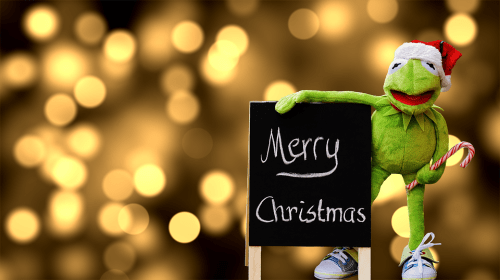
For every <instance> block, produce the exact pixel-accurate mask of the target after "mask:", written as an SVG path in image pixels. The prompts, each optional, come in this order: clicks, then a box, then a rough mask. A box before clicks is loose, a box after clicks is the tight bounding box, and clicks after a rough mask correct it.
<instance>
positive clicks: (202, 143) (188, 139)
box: [182, 128, 213, 159]
mask: <svg viewBox="0 0 500 280" xmlns="http://www.w3.org/2000/svg"><path fill="white" fill-rule="evenodd" d="M212 146H213V141H212V136H210V133H208V132H207V131H206V130H204V129H202V128H193V129H190V130H189V131H188V132H186V133H185V134H184V136H183V137H182V149H183V150H184V152H185V153H186V154H187V155H188V156H189V157H191V158H195V159H200V158H204V157H206V156H207V155H208V154H209V153H210V151H211V150H212Z"/></svg>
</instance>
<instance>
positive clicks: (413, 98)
mask: <svg viewBox="0 0 500 280" xmlns="http://www.w3.org/2000/svg"><path fill="white" fill-rule="evenodd" d="M460 56H461V53H460V52H458V51H457V50H455V49H454V48H453V47H452V46H451V45H449V44H448V43H446V42H443V41H433V42H422V41H418V40H414V41H411V42H409V43H404V44H403V45H401V46H400V47H398V48H397V50H396V51H395V54H394V60H393V62H392V63H391V64H390V66H389V70H388V73H387V76H386V78H385V82H384V93H385V94H384V95H382V96H373V95H369V94H365V93H359V92H351V91H343V92H337V91H314V90H302V91H299V92H297V93H294V94H290V95H288V96H285V97H283V98H282V99H281V100H280V101H279V102H278V103H277V104H276V111H277V112H279V113H281V114H284V113H285V112H287V111H289V110H290V109H292V107H293V106H294V105H295V103H299V102H336V103H360V104H367V105H370V106H373V107H375V109H376V111H375V112H374V113H373V115H372V119H371V123H372V144H371V145H372V149H371V156H372V168H371V198H372V203H373V201H374V200H375V199H376V198H377V195H378V194H379V191H380V187H381V185H382V183H383V182H384V181H385V179H387V177H389V175H391V174H401V175H402V176H403V179H404V181H405V183H406V184H409V183H410V182H412V181H413V180H414V179H416V180H417V182H418V185H417V186H416V187H415V188H414V189H413V190H411V191H409V192H407V203H408V214H409V220H410V240H409V244H408V246H406V248H405V249H404V250H403V255H402V257H401V263H400V266H403V272H402V278H403V279H435V278H436V276H437V273H436V270H435V269H434V264H433V263H435V262H436V261H435V260H434V258H433V256H432V254H431V252H430V250H429V249H428V248H429V247H431V246H433V245H439V244H433V243H431V242H432V239H434V234H433V233H428V234H427V235H425V236H424V234H425V231H424V190H425V185H426V184H434V183H436V182H437V181H438V180H439V179H440V178H441V175H443V172H444V169H445V165H442V166H441V167H439V168H437V169H436V170H430V161H431V160H432V161H434V162H435V161H437V160H438V159H439V158H441V157H442V156H443V155H444V154H445V153H446V152H447V151H448V128H447V126H446V122H445V119H444V117H443V116H442V115H441V114H440V113H439V112H438V111H437V110H436V109H440V108H439V107H438V106H436V105H434V102H435V101H436V99H437V98H438V97H439V94H440V93H441V92H443V91H447V90H449V88H450V87H451V79H450V77H451V69H452V68H453V67H454V65H455V63H456V61H457V60H458V59H459V58H460ZM429 236H432V239H431V240H430V241H429V243H425V242H426V241H427V239H428V237H429ZM356 260H357V254H356V253H355V250H353V249H352V248H336V249H335V250H334V251H333V252H332V253H330V254H329V255H328V256H327V257H325V259H324V260H323V261H322V262H321V263H320V265H318V267H316V270H315V273H314V275H315V277H316V278H319V279H339V278H345V277H348V276H350V275H353V274H355V273H356V272H357V261H356Z"/></svg>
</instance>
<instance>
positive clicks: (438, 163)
mask: <svg viewBox="0 0 500 280" xmlns="http://www.w3.org/2000/svg"><path fill="white" fill-rule="evenodd" d="M462 148H467V149H468V150H469V153H468V154H467V157H466V158H465V159H464V160H463V161H462V163H460V167H462V168H466V167H467V165H468V164H469V163H470V161H471V160H472V158H473V157H474V154H475V153H476V151H475V150H474V146H472V144H471V143H469V142H465V141H464V142H460V143H458V144H456V145H455V146H453V148H451V149H450V150H449V151H448V152H447V153H446V154H445V155H444V156H442V157H441V158H440V159H439V160H438V161H436V162H435V163H434V164H432V166H431V168H430V169H431V170H436V169H437V168H438V167H439V166H441V165H442V164H443V163H444V162H445V161H446V160H447V159H448V158H450V157H451V156H452V155H453V154H455V153H456V152H457V151H458V150H460V149H462ZM417 184H418V182H417V179H415V180H413V182H411V183H410V184H408V185H406V192H409V191H411V190H412V189H413V188H414V187H415V186H416V185H417Z"/></svg>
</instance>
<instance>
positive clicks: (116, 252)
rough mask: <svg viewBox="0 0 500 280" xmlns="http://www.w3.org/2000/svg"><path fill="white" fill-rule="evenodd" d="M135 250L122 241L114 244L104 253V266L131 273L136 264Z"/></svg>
mask: <svg viewBox="0 0 500 280" xmlns="http://www.w3.org/2000/svg"><path fill="white" fill-rule="evenodd" d="M135 259H136V254H135V250H134V248H133V247H132V246H131V245H130V244H128V243H126V242H122V241H117V242H114V243H113V244H111V245H109V246H108V247H107V248H106V250H105V251H104V264H105V265H106V267H107V268H108V269H118V270H121V271H125V272H126V271H129V270H130V269H131V268H132V266H133V265H134V263H135Z"/></svg>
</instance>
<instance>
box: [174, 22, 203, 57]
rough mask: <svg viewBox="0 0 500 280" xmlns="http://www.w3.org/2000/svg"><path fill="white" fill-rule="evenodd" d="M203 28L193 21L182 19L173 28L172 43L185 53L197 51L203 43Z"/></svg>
mask: <svg viewBox="0 0 500 280" xmlns="http://www.w3.org/2000/svg"><path fill="white" fill-rule="evenodd" d="M203 36H204V35H203V30H202V29H201V27H200V26H199V25H198V24H197V23H196V22H193V21H182V22H180V23H178V24H177V25H176V26H175V27H174V29H173V30H172V44H173V45H174V47H175V48H176V49H177V50H178V51H180V52H183V53H192V52H195V51H197V50H198V49H199V48H200V47H201V45H202V43H203V39H204V38H203Z"/></svg>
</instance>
